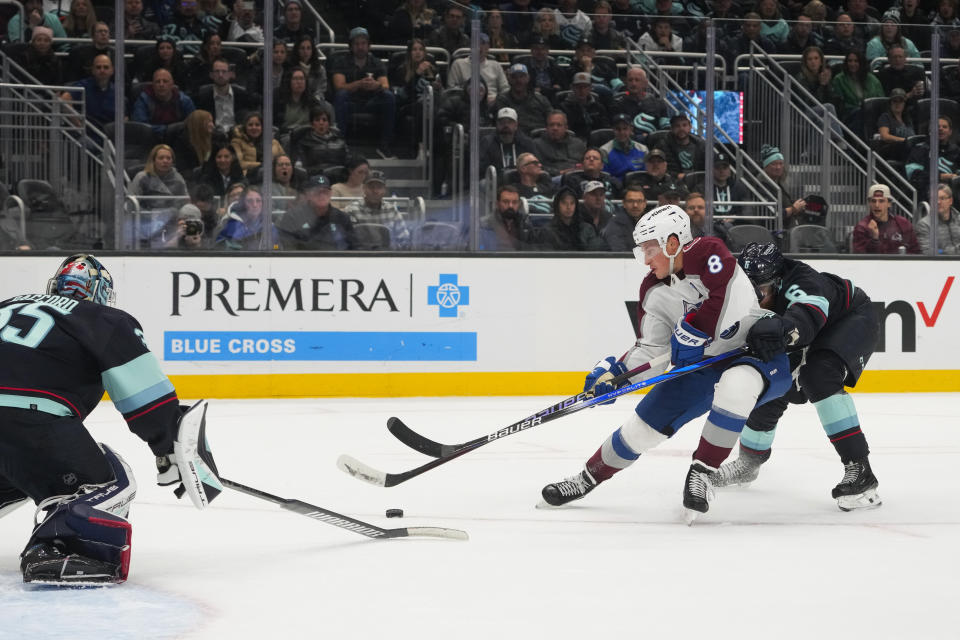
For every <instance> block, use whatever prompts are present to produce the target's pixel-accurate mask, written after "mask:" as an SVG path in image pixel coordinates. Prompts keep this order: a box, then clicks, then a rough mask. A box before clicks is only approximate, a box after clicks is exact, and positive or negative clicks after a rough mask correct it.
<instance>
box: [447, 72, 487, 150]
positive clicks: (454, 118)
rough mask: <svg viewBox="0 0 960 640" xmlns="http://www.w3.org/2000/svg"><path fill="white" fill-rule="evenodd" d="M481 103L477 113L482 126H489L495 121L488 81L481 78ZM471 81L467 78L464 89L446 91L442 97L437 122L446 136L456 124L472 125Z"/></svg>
mask: <svg viewBox="0 0 960 640" xmlns="http://www.w3.org/2000/svg"><path fill="white" fill-rule="evenodd" d="M479 100H480V104H478V105H477V108H476V111H477V115H479V117H480V126H481V127H489V126H491V125H493V124H495V123H494V121H493V118H492V117H491V113H490V109H489V107H488V101H487V83H486V82H484V81H483V79H481V80H480V91H479ZM470 111H471V109H470V81H469V80H467V82H466V84H465V85H464V86H463V91H454V92H446V93H444V95H443V96H441V98H440V106H439V107H437V124H438V126H439V127H440V130H441V131H442V132H444V136H445V138H446V137H448V136H449V135H450V129H452V127H453V125H455V124H462V125H463V126H464V127H469V126H470Z"/></svg>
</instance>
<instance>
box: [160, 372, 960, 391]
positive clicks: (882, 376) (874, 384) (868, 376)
mask: <svg viewBox="0 0 960 640" xmlns="http://www.w3.org/2000/svg"><path fill="white" fill-rule="evenodd" d="M585 375H586V372H580V371H574V372H569V371H564V372H548V373H544V372H517V371H510V372H462V373H346V374H344V373H301V374H296V373H285V374H251V375H180V376H177V375H175V376H170V380H171V381H172V382H173V384H174V386H175V387H176V389H177V395H179V396H180V397H183V398H323V397H332V398H337V397H354V398H355V397H365V398H391V397H415V396H569V395H572V394H574V393H576V392H577V391H579V390H580V389H581V388H582V385H583V378H584V376H585ZM855 391H856V392H861V393H922V392H951V391H960V370H954V369H947V370H922V371H908V370H891V371H869V370H868V371H865V372H864V374H863V376H862V377H861V378H860V382H859V384H857V387H856V389H855Z"/></svg>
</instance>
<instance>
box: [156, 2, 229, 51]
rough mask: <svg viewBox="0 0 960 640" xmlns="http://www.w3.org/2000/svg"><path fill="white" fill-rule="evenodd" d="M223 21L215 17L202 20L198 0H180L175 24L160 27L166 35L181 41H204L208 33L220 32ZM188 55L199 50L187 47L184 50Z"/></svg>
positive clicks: (175, 13) (174, 19)
mask: <svg viewBox="0 0 960 640" xmlns="http://www.w3.org/2000/svg"><path fill="white" fill-rule="evenodd" d="M221 24H222V20H220V19H219V18H217V17H215V16H206V17H204V18H201V17H200V16H199V15H198V7H197V0H179V2H178V3H177V4H176V6H175V11H174V14H173V22H167V23H164V24H161V25H160V29H161V31H162V32H163V33H165V34H166V35H169V36H172V37H174V38H176V39H177V40H178V41H181V40H203V36H204V34H205V33H206V32H208V31H216V32H219V31H220V25H221ZM183 50H184V51H185V52H187V53H196V51H197V48H196V47H195V46H193V45H186V46H184V49H183Z"/></svg>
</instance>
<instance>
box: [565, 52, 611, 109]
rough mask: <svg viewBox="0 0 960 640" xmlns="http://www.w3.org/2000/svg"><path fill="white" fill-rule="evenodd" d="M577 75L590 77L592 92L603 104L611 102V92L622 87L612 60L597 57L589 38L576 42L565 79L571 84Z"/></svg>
mask: <svg viewBox="0 0 960 640" xmlns="http://www.w3.org/2000/svg"><path fill="white" fill-rule="evenodd" d="M578 73H586V74H588V75H589V76H590V77H591V79H592V81H593V92H594V93H596V94H597V96H598V97H599V98H600V100H601V101H602V102H603V103H604V104H610V103H611V102H613V92H614V91H618V90H619V89H620V87H622V86H623V81H622V80H621V79H620V70H619V69H617V65H616V63H615V62H614V61H613V59H612V58H608V57H606V56H597V52H596V49H595V48H594V46H593V41H592V40H590V38H589V37H581V38H580V39H579V40H577V44H576V48H575V49H574V56H573V61H572V62H571V63H570V68H569V69H568V70H567V74H568V75H567V77H568V78H569V79H570V83H571V84H572V83H573V77H574V76H575V75H576V74H578Z"/></svg>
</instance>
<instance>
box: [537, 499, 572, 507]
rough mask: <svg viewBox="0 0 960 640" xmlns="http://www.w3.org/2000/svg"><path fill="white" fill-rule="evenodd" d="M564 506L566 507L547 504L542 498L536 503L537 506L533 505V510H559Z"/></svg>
mask: <svg viewBox="0 0 960 640" xmlns="http://www.w3.org/2000/svg"><path fill="white" fill-rule="evenodd" d="M564 506H566V505H562V504H550V503H549V502H547V501H546V500H544V499H543V498H540V502H538V503H537V504H535V505H534V508H535V509H560V508H562V507H564Z"/></svg>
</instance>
